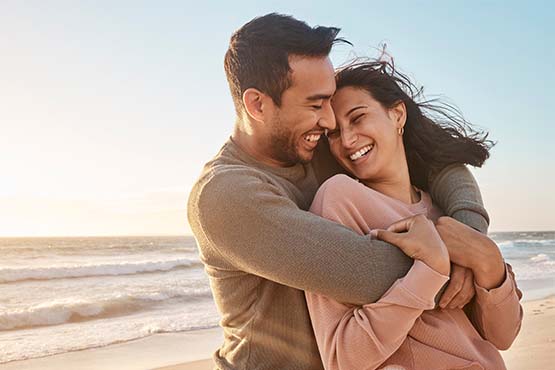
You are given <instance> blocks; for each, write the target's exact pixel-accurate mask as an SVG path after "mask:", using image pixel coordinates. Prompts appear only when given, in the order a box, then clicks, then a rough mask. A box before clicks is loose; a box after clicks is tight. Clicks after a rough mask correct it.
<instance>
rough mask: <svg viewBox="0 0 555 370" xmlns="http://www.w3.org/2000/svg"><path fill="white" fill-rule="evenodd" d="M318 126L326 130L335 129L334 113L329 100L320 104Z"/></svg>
mask: <svg viewBox="0 0 555 370" xmlns="http://www.w3.org/2000/svg"><path fill="white" fill-rule="evenodd" d="M318 126H320V127H322V128H324V129H328V130H335V114H334V113H333V108H332V107H331V104H330V102H329V101H328V102H325V103H324V104H323V106H322V116H321V117H320V120H318Z"/></svg>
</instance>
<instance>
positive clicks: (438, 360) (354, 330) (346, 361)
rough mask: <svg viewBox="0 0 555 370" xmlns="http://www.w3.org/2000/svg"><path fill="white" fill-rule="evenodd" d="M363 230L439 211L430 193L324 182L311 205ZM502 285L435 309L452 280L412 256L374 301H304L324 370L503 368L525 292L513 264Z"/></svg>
mask: <svg viewBox="0 0 555 370" xmlns="http://www.w3.org/2000/svg"><path fill="white" fill-rule="evenodd" d="M310 211H311V212H314V213H316V214H319V215H321V216H322V217H325V218H328V219H330V220H333V221H336V222H338V223H341V224H343V225H345V226H347V227H349V228H351V229H353V230H354V231H356V232H358V233H360V234H368V233H369V232H370V230H371V229H376V228H387V227H388V226H389V225H390V224H392V223H393V222H395V221H398V220H400V219H402V218H406V217H409V216H412V215H416V214H426V215H427V216H428V218H430V219H432V220H436V219H437V218H438V217H439V216H440V215H441V212H440V211H439V209H438V208H437V207H435V206H433V205H432V201H431V199H430V197H429V195H428V194H426V193H424V192H421V200H420V201H419V202H418V203H415V204H405V203H403V202H401V201H399V200H397V199H394V198H391V197H388V196H387V195H384V194H381V193H379V192H377V191H375V190H372V189H371V188H368V187H366V186H365V185H363V184H361V183H359V182H357V181H356V180H353V179H351V178H350V177H348V176H345V175H337V176H334V177H332V178H331V179H329V180H328V181H326V182H325V183H324V184H323V185H322V186H321V187H320V189H319V190H318V193H317V194H316V197H315V198H314V201H313V203H312V207H311V209H310ZM506 266H507V273H506V277H505V280H504V281H503V283H502V284H501V285H500V286H499V287H497V288H494V289H491V290H487V289H484V288H482V287H480V286H478V285H477V284H476V283H475V284H474V286H475V289H476V296H475V298H474V299H473V300H472V301H471V302H470V303H469V304H467V305H466V306H465V308H464V311H463V309H444V310H441V309H434V308H435V304H434V298H435V296H436V294H437V293H438V292H439V290H440V289H441V287H442V286H443V285H444V284H445V282H446V281H447V280H448V279H449V277H448V276H444V275H442V274H440V273H438V272H436V271H435V270H433V269H431V268H430V267H428V266H427V265H426V264H425V263H423V262H422V261H418V260H416V261H415V262H414V264H413V266H412V268H411V269H410V270H409V272H408V273H407V275H405V276H404V277H403V278H401V279H399V280H397V281H396V282H395V283H394V284H393V285H392V286H391V288H390V289H389V290H388V291H387V292H386V293H385V294H384V295H383V297H381V298H380V300H379V301H377V302H376V303H370V304H366V305H364V306H354V305H350V304H344V303H341V302H337V301H335V300H333V299H330V298H328V297H326V296H322V295H319V294H316V293H312V292H306V301H307V304H308V309H309V312H310V317H311V320H312V326H313V328H314V334H315V336H316V342H317V343H318V349H319V350H320V355H321V357H322V361H323V363H324V367H325V368H326V369H327V370H336V369H341V370H359V369H365V370H371V369H384V370H385V369H388V370H402V369H406V370H447V369H457V370H463V369H464V370H479V369H485V370H502V369H506V368H505V365H504V363H503V359H502V358H501V355H500V354H499V351H498V350H502V349H507V348H509V346H510V345H511V343H512V342H513V340H514V339H515V337H516V335H517V333H518V332H519V330H520V324H521V321H522V315H523V313H522V307H521V306H520V304H519V300H520V298H521V296H522V294H521V292H520V290H518V288H517V286H516V283H515V279H514V274H513V272H512V270H511V267H510V265H506Z"/></svg>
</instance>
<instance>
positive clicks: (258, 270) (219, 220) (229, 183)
mask: <svg viewBox="0 0 555 370" xmlns="http://www.w3.org/2000/svg"><path fill="white" fill-rule="evenodd" d="M238 171H244V172H245V173H239V174H238V173H237V172H238ZM189 223H190V224H191V228H192V230H193V232H194V234H195V237H196V238H197V241H198V242H199V244H200V245H201V248H208V249H209V250H210V251H209V252H210V253H218V254H219V255H220V256H222V257H223V258H224V259H225V260H226V261H228V262H229V263H231V264H232V265H233V266H234V267H235V268H236V269H238V270H241V271H246V272H248V273H251V274H255V275H258V276H261V277H264V278H266V279H269V280H272V281H275V282H278V283H280V284H284V285H287V286H291V287H294V288H297V289H302V290H309V291H313V292H317V293H320V294H323V295H327V296H329V297H332V298H334V299H336V300H337V301H340V302H349V303H353V304H365V303H369V302H375V301H377V300H378V299H379V298H380V297H381V296H382V295H383V294H384V293H385V292H386V291H387V290H388V289H389V287H390V286H391V285H392V284H393V283H394V282H395V281H396V280H397V279H398V278H400V277H402V276H404V275H405V274H406V273H407V271H408V270H409V269H410V267H411V265H412V262H413V261H412V260H411V259H410V258H408V257H407V256H406V255H405V254H403V253H402V252H401V251H400V250H399V249H398V248H396V247H394V246H391V245H389V244H387V243H385V242H381V241H374V240H371V239H370V236H364V235H358V234H356V233H355V232H353V231H352V230H350V229H348V228H346V227H344V226H342V225H340V224H337V223H335V222H332V221H329V220H326V219H324V218H321V217H319V216H316V215H314V214H312V213H309V212H306V211H303V210H301V209H299V208H298V207H297V205H296V204H295V203H294V202H293V201H292V200H291V199H289V198H288V197H286V196H284V195H283V194H281V193H280V190H279V189H278V188H277V187H275V186H274V185H272V184H270V183H268V182H266V181H264V180H263V179H261V178H258V177H257V176H256V175H253V174H251V173H248V170H242V169H237V170H234V173H233V174H229V175H228V174H227V173H226V174H218V175H213V176H212V177H211V178H209V179H208V180H207V181H205V182H204V183H202V182H201V183H200V184H197V185H196V186H195V188H194V189H193V192H192V193H191V196H190V200H189ZM203 252H205V250H203Z"/></svg>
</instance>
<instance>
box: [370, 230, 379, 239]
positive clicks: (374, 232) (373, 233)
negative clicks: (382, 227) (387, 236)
mask: <svg viewBox="0 0 555 370" xmlns="http://www.w3.org/2000/svg"><path fill="white" fill-rule="evenodd" d="M370 235H371V236H372V239H377V238H378V229H374V230H371V231H370Z"/></svg>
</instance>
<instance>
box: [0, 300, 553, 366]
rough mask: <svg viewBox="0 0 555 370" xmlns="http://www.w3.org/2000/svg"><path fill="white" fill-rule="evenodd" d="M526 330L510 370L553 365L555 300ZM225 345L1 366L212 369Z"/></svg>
mask: <svg viewBox="0 0 555 370" xmlns="http://www.w3.org/2000/svg"><path fill="white" fill-rule="evenodd" d="M523 307H524V321H523V327H522V329H521V332H520V334H519V336H518V337H517V339H516V341H515V342H514V343H513V345H512V346H511V348H510V349H509V350H508V351H503V352H501V353H502V355H503V358H504V359H505V362H506V364H507V369H509V370H543V369H548V368H550V366H551V365H552V364H553V363H555V326H554V325H553V323H554V322H555V296H550V297H548V298H544V299H539V300H534V301H528V302H524V303H523ZM221 341H222V333H221V330H220V329H219V328H214V329H203V330H196V331H188V332H182V333H171V334H155V335H152V336H150V337H147V338H143V339H138V340H134V341H130V342H125V343H119V344H112V345H109V346H105V347H101V348H93V349H87V350H83V351H75V352H68V353H64V354H59V355H53V356H48V357H43V358H37V359H31V360H24V361H15V362H12V363H7V364H3V365H0V370H23V369H25V370H39V369H40V370H54V369H56V370H60V369H80V370H110V369H114V370H115V369H118V370H139V369H144V370H147V369H148V370H154V369H156V370H209V369H212V361H211V360H210V357H211V355H212V353H213V352H214V351H215V350H216V349H217V348H218V346H219V345H220V343H221Z"/></svg>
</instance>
